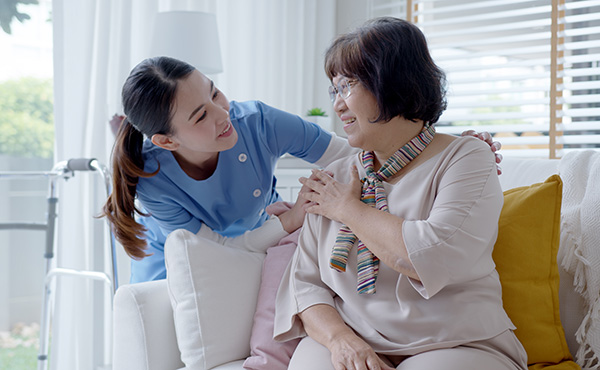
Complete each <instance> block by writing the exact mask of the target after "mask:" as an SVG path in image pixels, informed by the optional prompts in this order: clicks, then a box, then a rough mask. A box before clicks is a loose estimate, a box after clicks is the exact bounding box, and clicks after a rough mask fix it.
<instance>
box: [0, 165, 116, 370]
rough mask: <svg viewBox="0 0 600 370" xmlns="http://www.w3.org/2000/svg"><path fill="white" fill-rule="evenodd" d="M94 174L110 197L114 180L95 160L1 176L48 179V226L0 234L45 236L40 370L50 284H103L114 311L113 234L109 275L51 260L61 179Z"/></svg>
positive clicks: (0, 226) (16, 226) (8, 225)
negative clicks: (69, 279) (63, 280)
mask: <svg viewBox="0 0 600 370" xmlns="http://www.w3.org/2000/svg"><path fill="white" fill-rule="evenodd" d="M83 171H95V172H98V173H99V174H100V175H101V176H102V179H103V181H104V184H105V186H106V196H107V197H108V196H109V195H110V193H111V176H110V173H109V172H108V169H107V168H106V166H104V165H103V164H101V163H100V162H98V160H96V159H95V158H91V159H90V158H74V159H70V160H68V161H62V162H58V163H56V164H55V165H54V167H53V168H52V170H51V171H46V172H43V171H10V172H1V171H0V179H35V178H40V177H45V178H48V182H49V188H48V198H47V200H48V208H47V213H46V222H45V223H34V222H2V223H0V230H39V231H45V232H46V241H45V251H44V258H45V259H46V267H45V278H44V297H43V300H42V314H41V322H40V344H39V347H40V348H39V354H38V359H37V360H38V370H45V369H47V368H48V344H49V341H50V321H51V317H50V316H51V315H50V311H51V308H52V307H51V298H52V297H53V295H52V293H53V292H52V289H51V284H52V282H53V280H54V279H55V278H57V277H59V276H73V277H80V278H85V279H91V280H98V281H102V282H104V283H105V284H106V286H107V287H108V288H109V289H110V292H111V294H110V297H111V307H112V299H113V297H114V294H115V291H116V290H117V287H118V280H117V260H116V253H115V240H114V236H113V235H112V232H111V233H110V251H109V252H110V260H111V266H110V269H109V270H110V271H109V273H106V272H99V271H81V270H74V269H66V268H59V267H55V268H52V259H53V258H54V239H55V230H56V217H57V213H56V205H57V203H58V189H57V183H58V180H59V179H64V180H68V179H70V178H72V177H74V176H75V172H83Z"/></svg>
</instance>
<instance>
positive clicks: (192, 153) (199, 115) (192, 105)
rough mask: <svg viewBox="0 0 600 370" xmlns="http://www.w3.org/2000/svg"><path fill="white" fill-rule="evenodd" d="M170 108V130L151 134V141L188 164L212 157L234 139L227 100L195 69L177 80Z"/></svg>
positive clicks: (232, 144) (235, 137)
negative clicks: (168, 133)
mask: <svg viewBox="0 0 600 370" xmlns="http://www.w3.org/2000/svg"><path fill="white" fill-rule="evenodd" d="M172 111H173V112H174V113H173V117H172V119H171V125H172V132H173V133H172V134H171V135H168V136H164V135H163V137H158V138H156V140H155V138H154V137H153V142H155V144H157V145H159V146H161V147H163V148H165V149H168V150H171V151H173V152H174V154H176V156H179V157H183V158H184V159H185V160H186V161H188V162H190V163H195V164H200V163H203V162H206V161H208V160H210V159H211V158H215V157H216V156H217V155H218V153H219V152H222V151H224V150H228V149H231V148H232V147H233V146H234V145H235V144H236V142H237V139H238V135H237V131H236V130H235V128H234V127H233V125H232V124H231V121H230V119H229V101H228V100H227V98H226V97H225V95H223V93H222V92H221V91H219V89H217V88H216V86H215V85H214V84H213V82H212V81H211V80H210V79H208V78H207V77H206V76H205V75H203V74H202V73H200V72H198V71H196V70H195V71H193V72H192V73H191V74H190V75H189V76H187V77H186V78H185V79H183V80H180V81H179V82H178V85H177V93H176V95H175V100H174V102H173V106H172ZM155 136H157V135H155Z"/></svg>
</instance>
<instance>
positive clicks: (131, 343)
mask: <svg viewBox="0 0 600 370" xmlns="http://www.w3.org/2000/svg"><path fill="white" fill-rule="evenodd" d="M558 163H559V161H558V160H534V159H522V160H521V159H513V158H505V159H504V161H503V163H502V169H503V174H502V175H501V176H500V180H501V184H502V188H503V189H504V190H507V189H511V188H514V187H518V186H524V185H530V184H533V183H537V182H543V181H544V180H546V178H548V177H549V176H550V175H552V174H555V173H557V172H558ZM305 172H306V170H300V171H299V172H298V171H296V172H294V171H292V170H289V169H287V170H282V171H281V172H280V173H279V176H278V177H279V181H280V184H281V183H282V182H283V183H285V182H288V183H289V184H290V185H291V186H297V182H296V180H295V179H297V177H298V175H305ZM284 185H285V184H284ZM292 192H293V191H292ZM559 266H560V264H559ZM559 270H560V267H559ZM559 273H560V291H559V295H560V316H561V320H562V324H563V327H564V330H565V334H566V339H567V344H568V346H569V349H570V351H571V353H572V354H573V355H574V354H575V353H576V352H577V342H576V340H575V332H576V330H577V328H578V327H579V325H580V323H581V321H582V318H583V315H584V314H583V303H582V299H581V297H580V296H579V294H577V293H576V292H575V291H574V288H573V277H572V276H570V274H568V273H566V272H565V271H563V270H560V271H559ZM240 304H243V302H240ZM249 309H252V310H253V309H254V308H249ZM113 348H114V350H113V369H114V370H138V369H139V370H142V369H143V370H169V369H179V368H183V367H184V365H183V363H182V362H181V360H180V353H179V350H178V347H177V340H176V336H175V327H174V321H173V311H172V309H171V303H170V300H169V295H168V292H167V285H166V281H164V280H163V281H153V282H147V283H141V284H134V285H124V286H121V287H120V288H119V289H118V291H117V294H116V296H115V299H114V347H113ZM243 361H244V359H243V358H241V359H239V360H238V361H233V362H230V363H227V364H223V365H220V366H218V367H216V368H214V369H215V370H217V369H218V370H234V369H235V370H241V369H242V363H243Z"/></svg>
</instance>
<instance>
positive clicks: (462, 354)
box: [288, 331, 527, 370]
mask: <svg viewBox="0 0 600 370" xmlns="http://www.w3.org/2000/svg"><path fill="white" fill-rule="evenodd" d="M381 357H382V359H383V360H384V361H385V362H387V363H388V364H390V365H391V362H390V359H389V358H386V357H385V356H381ZM398 360H399V359H395V360H393V361H394V362H396V363H397V362H398ZM306 369H311V370H334V367H333V365H332V363H331V352H329V350H328V349H327V348H326V347H325V346H323V345H321V344H319V343H318V342H316V341H315V340H313V339H312V338H310V337H305V338H303V339H302V340H301V341H300V344H299V345H298V347H297V348H296V351H295V352H294V354H293V356H292V359H291V361H290V365H289V367H288V370H306ZM396 369H397V370H428V369H444V370H481V369H485V370H527V355H526V353H525V350H524V349H523V346H522V345H521V343H520V342H519V341H518V339H517V337H516V336H515V335H514V334H513V332H511V331H506V332H504V333H502V334H500V335H498V336H496V337H494V338H491V339H488V340H485V341H479V342H472V343H469V344H466V345H461V346H457V347H453V348H442V349H435V350H430V351H426V352H421V353H418V354H416V355H413V356H408V357H406V358H404V359H403V360H402V361H401V362H400V363H399V364H398V365H397V366H396Z"/></svg>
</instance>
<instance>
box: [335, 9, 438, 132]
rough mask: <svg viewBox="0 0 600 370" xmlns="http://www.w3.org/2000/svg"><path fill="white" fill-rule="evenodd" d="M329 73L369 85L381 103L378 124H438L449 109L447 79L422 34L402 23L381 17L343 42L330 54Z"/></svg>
mask: <svg viewBox="0 0 600 370" xmlns="http://www.w3.org/2000/svg"><path fill="white" fill-rule="evenodd" d="M325 73H326V74H327V76H328V77H329V79H330V80H331V79H333V77H335V76H336V75H342V76H345V77H348V78H350V79H357V80H358V81H359V82H360V83H361V84H362V85H363V86H365V87H366V88H367V89H368V90H369V91H370V92H371V93H372V94H373V95H374V96H375V99H376V101H377V106H378V109H379V116H378V117H377V118H376V119H375V120H374V122H388V121H389V120H391V119H392V118H394V117H397V116H402V117H404V118H405V119H408V120H415V119H419V120H422V121H424V122H425V124H433V123H435V122H437V120H438V119H439V117H440V115H441V114H442V112H443V111H444V109H446V99H445V95H446V87H445V85H446V75H445V74H444V72H443V71H442V70H441V69H440V68H439V67H438V66H437V65H436V64H435V63H434V62H433V59H432V58H431V55H430V54H429V50H428V48H427V41H426V39H425V36H424V35H423V33H422V32H421V30H419V28H418V27H417V26H415V25H413V24H411V23H409V22H407V21H404V20H402V19H398V18H392V17H382V18H375V19H373V20H370V21H367V22H366V23H365V24H364V25H362V26H361V27H359V28H357V29H356V30H355V31H353V32H350V33H347V34H344V35H342V36H340V37H338V38H337V39H336V40H335V41H334V42H333V44H332V45H331V46H330V47H329V49H328V50H327V52H326V54H325Z"/></svg>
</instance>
